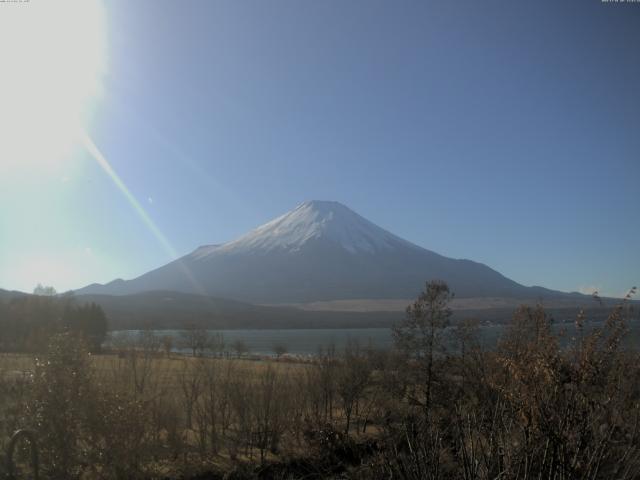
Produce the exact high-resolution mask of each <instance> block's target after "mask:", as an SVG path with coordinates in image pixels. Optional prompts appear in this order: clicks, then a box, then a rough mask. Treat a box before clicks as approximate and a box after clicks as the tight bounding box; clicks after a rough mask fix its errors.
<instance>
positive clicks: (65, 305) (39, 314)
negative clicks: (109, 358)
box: [0, 290, 107, 352]
mask: <svg viewBox="0 0 640 480" xmlns="http://www.w3.org/2000/svg"><path fill="white" fill-rule="evenodd" d="M37 291H38V290H37ZM54 293H55V292H54ZM67 331H68V332H75V333H78V334H80V335H81V336H83V337H84V338H85V340H86V341H87V345H88V348H89V349H90V350H91V351H94V352H95V351H98V350H99V349H100V346H101V345H102V342H103V341H104V339H105V337H106V334H107V318H106V316H105V314H104V311H103V310H102V307H100V306H99V305H97V304H95V303H86V304H79V303H78V302H76V300H75V299H74V297H73V296H71V295H63V296H55V295H51V294H46V295H25V296H20V297H14V298H11V299H10V300H8V301H6V302H3V301H2V300H0V351H3V352H42V351H45V350H46V349H47V345H48V344H49V341H50V339H51V337H52V336H53V335H55V334H57V333H62V332H67Z"/></svg>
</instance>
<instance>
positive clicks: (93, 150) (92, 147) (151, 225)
mask: <svg viewBox="0 0 640 480" xmlns="http://www.w3.org/2000/svg"><path fill="white" fill-rule="evenodd" d="M80 138H81V142H82V144H83V145H84V147H85V148H86V149H87V151H88V152H89V153H90V154H91V156H92V157H93V158H94V159H95V160H96V162H98V165H100V167H101V168H102V169H103V170H104V171H105V173H106V174H107V175H108V176H109V178H110V179H111V180H112V181H113V183H114V184H115V185H116V187H118V189H119V190H120V192H121V193H122V194H123V195H124V196H125V198H126V199H127V201H128V202H129V204H130V205H131V206H132V207H133V210H134V211H135V213H136V214H137V215H138V216H139V217H140V219H141V220H142V222H143V223H144V224H145V226H146V227H147V228H148V229H149V231H151V233H152V234H153V235H154V236H155V237H156V239H157V240H158V242H159V243H160V245H161V246H162V248H163V249H164V250H165V252H166V253H167V254H169V256H170V257H171V258H172V259H173V260H175V261H177V262H178V265H179V266H180V268H181V269H182V270H183V272H184V274H185V275H186V277H187V278H188V280H189V281H190V282H191V284H192V286H193V287H194V288H195V290H196V292H198V293H199V294H201V295H207V293H206V292H205V290H204V288H202V286H201V285H200V283H199V282H198V281H197V280H196V278H195V277H194V276H193V274H192V273H191V271H190V270H189V269H188V268H187V266H186V265H185V264H184V262H182V260H180V258H179V255H178V252H176V250H175V248H173V245H171V242H169V240H168V239H167V237H166V236H165V235H164V234H163V233H162V231H161V230H160V229H159V228H158V226H157V225H156V224H155V222H154V221H153V220H152V219H151V217H150V216H149V214H148V213H147V211H146V210H145V209H144V207H143V206H142V204H141V203H140V202H139V201H138V200H137V199H136V197H135V196H134V195H133V194H132V193H131V191H130V190H129V188H128V187H127V185H126V184H125V183H124V182H123V181H122V179H121V178H120V176H119V175H118V174H117V173H116V171H115V170H114V169H113V167H111V164H110V163H109V161H108V160H107V159H106V158H105V157H104V155H102V152H101V151H100V149H99V148H98V147H97V145H96V144H95V143H94V142H93V140H91V138H90V137H89V135H88V134H87V133H86V132H85V131H84V130H83V131H81V132H80Z"/></svg>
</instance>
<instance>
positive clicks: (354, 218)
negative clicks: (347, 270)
mask: <svg viewBox="0 0 640 480" xmlns="http://www.w3.org/2000/svg"><path fill="white" fill-rule="evenodd" d="M319 239H322V240H326V241H330V242H332V243H333V244H336V245H339V246H340V247H342V248H343V249H345V250H347V251H348V252H351V253H375V252H378V251H382V250H389V249H394V248H397V247H398V246H405V247H406V246H409V245H411V246H413V245H412V244H410V243H409V242H407V241H405V240H402V239H401V238H399V237H397V236H395V235H393V234H392V233H390V232H388V231H386V230H384V229H382V228H380V227H378V226H377V225H375V224H373V223H371V222H370V221H369V220H367V219H365V218H363V217H361V216H360V215H358V214H357V213H355V212H354V211H353V210H351V209H350V208H348V207H346V206H344V205H342V204H341V203H339V202H332V201H320V200H313V201H308V202H304V203H302V204H301V205H298V206H297V207H296V208H294V209H293V210H291V211H290V212H288V213H285V214H284V215H282V216H280V217H278V218H276V219H274V220H272V221H270V222H268V223H265V224H264V225H262V226H260V227H258V228H256V229H254V230H252V231H250V232H249V233H247V234H245V235H243V236H242V237H240V238H238V239H236V240H233V241H231V242H228V243H226V244H223V245H220V246H210V247H202V248H200V249H198V250H197V251H196V252H194V256H195V257H196V258H206V257H208V256H210V255H213V254H217V253H223V252H224V253H246V252H262V253H265V252H273V251H297V250H299V249H300V248H302V247H303V246H304V245H305V244H307V243H308V242H310V241H312V240H319Z"/></svg>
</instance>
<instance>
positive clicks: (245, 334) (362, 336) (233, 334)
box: [112, 322, 640, 355]
mask: <svg viewBox="0 0 640 480" xmlns="http://www.w3.org/2000/svg"><path fill="white" fill-rule="evenodd" d="M601 326H602V322H590V323H587V324H586V329H587V330H589V329H592V328H597V327H601ZM504 329H505V327H504V326H503V325H484V326H481V327H479V336H480V339H481V342H482V344H483V345H484V346H485V347H486V348H492V347H494V346H495V345H496V343H497V341H498V339H499V337H500V335H501V334H502V333H503V332H504ZM553 329H554V331H556V332H559V331H560V330H562V329H564V330H565V331H566V333H565V335H564V338H565V339H566V340H565V343H566V341H568V339H570V338H571V337H573V336H575V333H576V328H575V325H574V324H573V323H566V324H557V325H554V326H553ZM181 332H182V331H181V330H156V331H153V333H154V334H155V335H158V336H163V335H170V336H172V337H174V345H176V346H177V348H176V349H175V350H176V351H185V352H186V350H184V349H181V348H180V347H179V345H180V341H181ZM140 333H141V332H140V331H138V330H120V331H115V332H112V335H116V336H117V335H120V336H122V335H124V336H127V337H129V336H130V337H132V338H135V337H136V336H138V335H140ZM210 333H212V334H215V333H221V334H222V335H223V337H224V341H225V344H226V345H227V347H226V349H227V350H231V347H230V346H231V345H232V344H233V342H235V341H236V340H242V341H244V342H245V344H246V345H247V347H248V348H249V352H250V353H251V354H254V355H272V354H273V349H274V346H275V345H284V346H285V347H286V348H287V351H288V352H289V353H290V354H293V355H314V354H316V353H318V350H319V349H320V348H322V349H324V350H326V349H327V348H330V347H335V348H336V350H337V351H340V350H342V349H344V347H345V346H346V345H347V344H348V343H349V342H357V343H358V344H359V345H360V346H362V347H366V346H372V347H375V348H380V349H388V348H390V347H391V346H392V345H393V338H392V334H391V329H389V328H345V329H282V330H210ZM623 343H624V345H625V347H626V348H634V349H635V348H638V346H639V345H640V327H639V326H638V324H637V323H632V324H631V325H630V327H629V332H628V334H627V335H626V336H625V339H624V342H623Z"/></svg>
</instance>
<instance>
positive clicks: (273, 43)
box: [0, 0, 640, 295]
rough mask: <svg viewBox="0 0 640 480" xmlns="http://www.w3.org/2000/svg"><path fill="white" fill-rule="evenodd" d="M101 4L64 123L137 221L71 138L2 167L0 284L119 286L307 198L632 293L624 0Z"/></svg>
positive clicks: (520, 266)
mask: <svg viewBox="0 0 640 480" xmlns="http://www.w3.org/2000/svg"><path fill="white" fill-rule="evenodd" d="M37 1H38V0H32V3H37ZM4 8H5V7H2V9H0V15H1V14H2V13H4V12H3V11H2V10H3V9H4ZM102 9H103V12H104V13H103V15H104V25H105V29H104V36H105V45H106V48H105V51H106V56H105V62H104V63H105V65H104V69H103V70H101V72H100V80H101V89H100V94H99V95H97V96H96V97H95V98H94V99H93V100H92V102H91V112H90V116H87V118H88V120H87V121H86V122H85V129H86V131H87V133H88V135H89V136H90V138H91V139H92V140H93V142H94V143H95V145H96V146H97V148H98V149H99V150H100V151H101V152H102V154H103V155H104V158H105V159H106V160H107V161H108V162H109V164H110V166H111V168H112V169H113V171H114V172H115V173H116V174H117V175H118V176H119V178H120V180H121V182H122V183H123V184H125V185H126V186H127V188H128V190H129V192H130V194H131V196H133V197H134V198H135V199H136V200H137V202H138V203H139V205H140V207H141V208H142V209H144V211H145V212H146V213H143V214H142V215H141V210H140V208H137V209H136V208H135V207H134V206H132V204H131V201H130V200H128V199H127V197H126V196H125V195H124V194H123V192H122V190H121V189H120V188H118V187H117V186H116V184H115V183H114V180H113V178H112V177H110V176H109V175H107V174H106V173H105V171H104V169H103V168H101V167H100V165H99V164H98V163H97V162H96V160H95V159H94V158H92V157H91V155H89V154H88V153H87V149H86V148H84V147H83V146H82V145H75V147H74V148H73V149H72V150H71V151H70V152H69V153H68V154H66V155H65V156H64V159H63V160H61V161H56V162H52V163H47V164H46V165H45V164H43V163H37V162H34V163H32V164H31V165H30V166H29V167H28V168H25V166H24V165H23V166H22V167H20V168H18V167H15V166H14V167H13V168H12V169H10V171H8V173H7V172H5V175H3V176H1V177H0V182H1V185H0V186H1V187H2V188H1V189H0V201H1V202H2V203H1V204H2V205H3V206H2V216H1V218H0V246H1V249H0V250H1V251H0V288H8V289H22V290H31V289H32V288H33V286H35V284H36V283H38V282H44V283H48V284H52V285H54V286H55V287H56V288H58V289H59V290H66V289H69V288H77V287H81V286H83V285H85V284H87V283H90V282H93V281H99V282H105V281H109V280H111V279H113V278H116V277H122V278H131V277H134V276H137V275H139V274H141V273H144V272H145V271H148V270H150V269H152V268H155V267H157V266H160V265H162V264H164V263H166V262H167V261H169V260H170V259H171V257H172V255H175V254H185V253H188V252H190V251H191V250H193V249H194V248H195V247H197V246H198V245H201V244H209V243H220V242H224V241H227V240H231V239H233V238H234V237H236V236H238V235H240V234H242V233H244V232H246V231H247V230H249V229H251V228H253V227H255V226H257V225H258V224H261V223H264V222H265V221H268V220H270V219H271V218H273V217H275V216H277V215H279V214H282V213H284V212H286V211H288V210H290V209H292V208H294V207H295V206H296V205H298V204H299V203H301V202H303V201H305V200H308V199H326V200H337V201H340V202H342V203H344V204H346V205H347V206H349V207H351V208H352V209H354V210H356V211H357V212H358V213H360V214H361V215H363V216H365V217H366V218H368V219H370V220H371V221H373V222H375V223H377V224H379V225H380V226H382V227H384V228H386V229H388V230H390V231H392V232H393V233H395V234H397V235H399V236H401V237H403V238H406V239H407V240H410V241H412V242H414V243H416V244H418V245H421V246H424V247H426V248H429V249H431V250H434V251H437V252H439V253H441V254H444V255H447V256H451V257H456V258H471V259H473V260H476V261H480V262H483V263H486V264H488V265H489V266H491V267H493V268H495V269H496V270H498V271H500V272H501V273H503V274H504V275H506V276H508V277H510V278H512V279H514V280H516V281H518V282H520V283H523V284H525V285H544V286H546V287H549V288H554V289H559V290H564V291H574V290H579V289H584V290H585V291H587V290H589V289H591V288H597V289H599V290H600V292H602V293H604V294H609V295H621V294H622V293H623V292H624V291H626V290H627V289H628V288H629V287H631V286H633V285H635V284H637V283H638V274H639V272H640V253H639V252H638V239H639V237H640V223H639V222H638V220H637V212H638V206H639V203H640V202H639V200H640V158H639V154H640V88H639V86H640V83H639V82H640V56H639V55H638V45H640V4H631V3H629V4H619V3H616V4H613V3H601V2H600V1H595V0H594V1H591V0H587V1H585V0H581V1H564V2H554V1H537V2H508V1H491V0H489V1H482V2H479V1H477V0H473V1H472V0H468V1H465V0H461V1H456V2H440V1H438V2H431V1H416V2H409V1H407V2H391V1H384V2H379V1H373V0H366V1H355V0H354V1H348V2H339V1H332V0H330V1H322V2H318V1H299V0H297V1H276V0H274V1H243V2H238V1H231V0H230V1H221V0H216V1H204V0H203V1H195V0H192V1H183V2H176V1H174V0H171V1H163V0H154V1H143V0H139V1H136V2H131V1H129V0H112V1H109V2H108V3H106V4H104V5H103V6H102ZM25 11H26V10H25ZM34 15H35V14H34ZM64 21H69V20H60V22H61V24H60V28H63V27H64V25H63V23H64ZM52 35H54V36H55V35H56V31H54V32H53V33H52ZM5 40H6V39H5ZM14 40H15V39H14ZM78 42H80V43H81V42H82V39H81V38H78ZM19 48H20V47H16V48H15V49H12V50H10V51H9V52H8V53H7V52H5V54H9V55H13V56H15V57H16V58H18V59H19V56H20V55H21V54H22V53H21V52H20V49H19ZM78 61H80V60H78ZM45 78H46V75H45ZM83 118H84V117H83ZM0 120H1V119H0ZM33 133H34V135H33V138H32V139H31V141H33V142H35V143H37V142H38V141H39V140H38V132H35V131H34V132H33ZM0 173H1V172H0ZM144 216H146V217H147V219H146V221H145V220H144V219H143V217H144ZM150 222H153V224H154V225H155V226H156V227H157V230H156V231H155V232H154V230H153V229H152V228H150ZM159 235H161V236H162V237H163V238H164V240H159V238H158V236H159Z"/></svg>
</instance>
